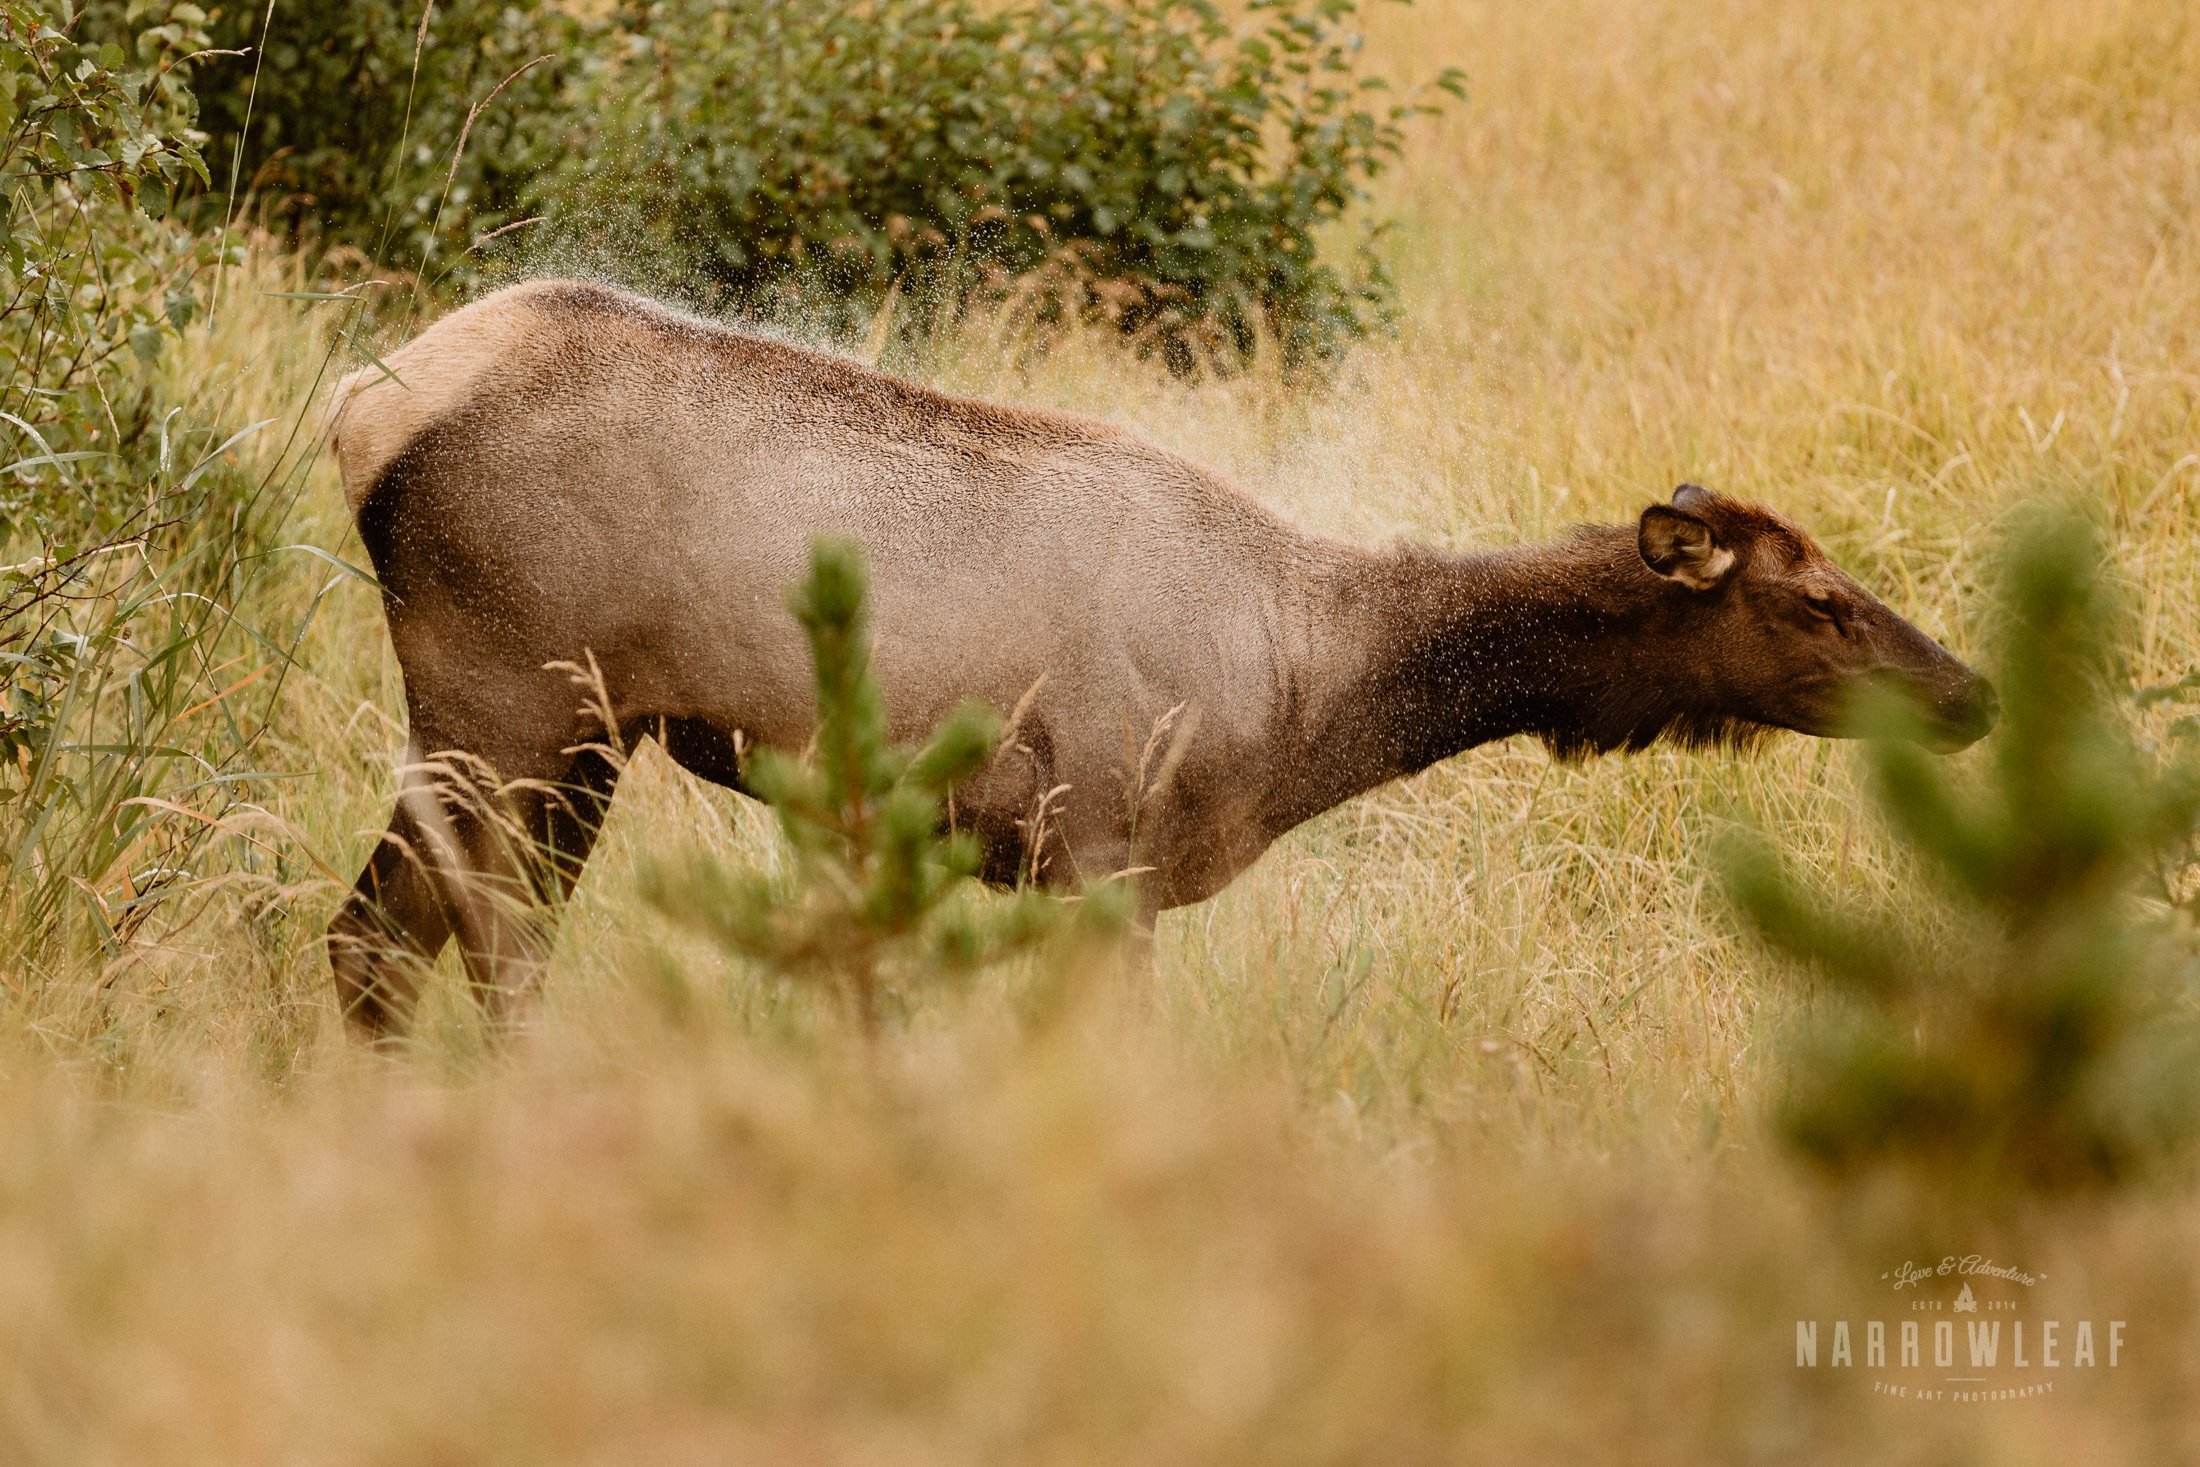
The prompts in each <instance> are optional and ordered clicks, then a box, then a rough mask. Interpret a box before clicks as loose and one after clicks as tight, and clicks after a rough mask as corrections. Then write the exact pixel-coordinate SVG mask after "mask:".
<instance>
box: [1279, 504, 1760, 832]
mask: <svg viewBox="0 0 2200 1467" xmlns="http://www.w3.org/2000/svg"><path fill="white" fill-rule="evenodd" d="M1328 594H1329V596H1330V598H1331V603H1330V606H1329V609H1328V615H1329V616H1330V617H1332V618H1334V620H1333V622H1332V626H1333V627H1334V628H1335V630H1336V633H1337V635H1335V636H1334V637H1333V638H1329V639H1325V640H1324V642H1323V643H1322V644H1321V645H1324V646H1326V648H1327V652H1326V654H1325V655H1323V656H1321V657H1319V658H1318V659H1317V660H1318V661H1319V662H1320V663H1322V664H1324V665H1319V666H1317V667H1315V668H1314V669H1312V676H1311V678H1310V683H1311V684H1312V686H1313V687H1314V688H1315V689H1318V694H1317V695H1315V696H1310V697H1308V698H1306V699H1305V700H1304V701H1305V706H1306V708H1307V716H1306V717H1305V719H1304V720H1303V724H1302V727H1301V728H1300V729H1299V730H1297V733H1296V737H1295V738H1294V739H1292V740H1290V741H1289V742H1290V744H1293V745H1295V748H1294V749H1293V754H1294V756H1295V757H1294V768H1293V769H1292V771H1291V773H1290V774H1289V775H1288V776H1286V782H1285V784H1284V786H1283V787H1282V788H1280V789H1279V790H1278V791H1277V792H1276V800H1275V804H1274V811H1273V813H1274V823H1275V828H1276V829H1277V830H1278V831H1279V832H1280V831H1281V830H1284V829H1288V828H1290V826H1292V825H1296V824H1298V823H1299V822H1300V821H1303V820H1306V819H1309V818H1311V817H1312V816H1314V815H1317V814H1319V813H1321V812H1322V811H1324V810H1327V809H1330V808H1332V807H1333V806H1335V805H1338V804H1341V803H1343V802H1344V801H1346V800H1349V799H1351V798H1352V797H1353V796H1355V795H1357V794H1360V793H1362V792H1364V791H1366V790H1370V789H1373V788H1374V787H1376V786H1377V785H1380V784H1384V783H1386V782H1388V781H1390V780H1393V779H1397V778H1399V777H1401V776H1404V775H1409V774H1413V773H1417V772H1418V771H1420V770H1422V769H1426V768H1427V767H1428V766H1429V765H1431V764H1434V763H1436V762H1438V761H1439V760H1442V759H1447V758H1449V757H1451V756H1452V755H1454V754H1457V753H1459V752H1461V751H1462V750H1465V749H1470V748H1473V747H1474V746H1475V745H1477V744H1484V743H1489V742H1491V741H1493V740H1496V739H1502V738H1506V737H1509V736H1511V735H1513V734H1523V733H1524V734H1533V735H1535V736H1536V737H1538V738H1540V739H1542V740H1543V742H1544V743H1545V744H1546V745H1548V746H1549V747H1550V748H1551V750H1552V751H1553V752H1554V753H1556V754H1557V755H1559V756H1560V757H1561V758H1578V757H1581V756H1584V755H1587V754H1590V753H1601V752H1604V751H1606V750H1611V749H1620V748H1626V749H1640V748H1645V747H1647V746H1648V745H1650V744H1652V743H1654V742H1656V741H1657V740H1658V739H1660V738H1672V739H1674V740H1677V741H1679V742H1682V743H1687V744H1711V743H1719V742H1729V741H1734V740H1736V739H1739V738H1742V737H1746V735H1747V734H1748V733H1749V732H1750V731H1751V728H1750V726H1748V725H1745V724H1741V723H1738V722H1737V721H1736V720H1735V719H1733V718H1731V717H1729V716H1727V715H1725V714H1722V713H1721V712H1719V711H1718V708H1717V704H1716V701H1715V700H1714V698H1713V697H1712V694H1711V690H1710V689H1709V688H1708V687H1707V686H1705V685H1704V684H1703V682H1702V677H1703V674H1702V672H1701V671H1700V669H1699V666H1698V659H1695V658H1693V657H1690V656H1688V655H1686V649H1685V648H1683V647H1681V646H1678V645H1676V643H1677V642H1678V641H1679V628H1680V625H1681V619H1682V613H1683V612H1684V611H1685V610H1686V607H1687V598H1689V597H1691V596H1692V595H1694V594H1696V593H1692V592H1690V591H1687V590H1686V589H1684V588H1681V587H1678V586H1675V585H1674V584H1673V583H1671V582H1669V581H1667V580H1665V579H1664V578H1662V577H1660V576H1658V575H1656V574H1655V573H1653V572H1652V571H1651V570H1650V569H1649V568H1648V567H1647V566H1645V565H1644V564H1643V563H1642V560H1641V557H1640V555H1639V554H1638V553H1637V550H1636V546H1635V532H1634V530H1633V528H1632V527H1629V528H1625V529H1619V528H1610V529H1607V528H1584V529H1580V530H1577V531H1575V532H1574V534H1573V535H1572V536H1571V537H1569V538H1567V539H1565V540H1560V541H1557V542H1554V543H1551V544H1546V545H1537V546H1531V547H1527V548H1523V549H1519V550H1506V551H1495V552H1488V553H1483V554H1476V555H1467V556H1447V555H1441V554H1437V553H1435V552H1430V551H1419V550H1407V551H1400V552H1393V553H1390V554H1384V555H1375V556H1370V557H1368V558H1367V560H1365V561H1364V562H1362V563H1360V564H1359V565H1357V566H1356V567H1355V568H1354V569H1353V570H1352V571H1350V572H1347V573H1344V574H1342V575H1340V576H1339V577H1338V579H1337V580H1336V581H1335V582H1334V583H1333V584H1332V585H1331V586H1330V587H1329V589H1328ZM1714 594H1716V593H1714Z"/></svg>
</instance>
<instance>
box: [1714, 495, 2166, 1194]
mask: <svg viewBox="0 0 2200 1467" xmlns="http://www.w3.org/2000/svg"><path fill="white" fill-rule="evenodd" d="M2098 564H2099V551H2098V548H2097V545H2096V543H2095V541H2094V538H2093V536H2092V534H2091V532H2090V529H2089V527H2088V526H2087V525H2085V524H2084V523H2083V522H2082V521H2080V520H2077V519H2076V518H2075V517H2067V516H2060V515H2053V516H2042V517H2040V518H2039V519H2037V520H2036V521H2034V522H2033V523H2032V524H2030V525H2029V526H2028V527H2027V528H2026V530H2025V531H2024V532H2023V533H2022V534H2021V535H2020V536H2019V538H2018V540H2017V543H2016V545H2015V549H2014V553H2013V555H2012V557H2011V561H2010V567H2009V580H2008V587H2007V591H2006V601H2007V613H2008V615H2007V623H2008V625H2007V631H2006V634H2005V635H2006V647H2005V651H2004V654H2003V658H2002V665H2001V676H2000V683H2001V688H2002V692H2003V695H2004V706H2005V710H2006V713H2005V717H2004V719H2003V722H2002V724H2001V727H2000V730H1999V732H1998V733H1997V734H1996V735H1995V738H1994V741H1993V743H1992V745H1991V749H1992V759H1991V763H1990V765H1989V767H1988V769H1987V771H1986V777H1985V779H1984V781H1983V787H1982V788H1977V789H1972V788H1970V787H1968V786H1967V785H1966V783H1965V782H1964V781H1963V780H1962V779H1961V778H1960V777H1959V776H1958V775H1957V774H1955V773H1953V772H1951V771H1950V770H1949V769H1948V768H1947V766H1946V765H1945V764H1943V763H1941V762H1938V761H1935V760H1934V759H1933V758H1932V757H1931V756H1930V755H1928V754H1926V753H1924V752H1922V750H1920V749H1919V748H1918V747H1917V746H1916V745H1915V744H1911V743H1905V742H1895V741H1888V742H1882V743H1877V744H1874V745H1872V746H1871V747H1870V750H1869V753H1868V758H1869V760H1870V767H1871V772H1872V775H1873V780H1874V786H1875V788H1876V791H1877V802H1878V805H1879V809H1880V812H1881V814H1882V815H1883V816H1884V817H1885V818H1886V820H1887V822H1888V823H1889V825H1890V826H1891V828H1892V830H1893V832H1894V834H1895V835H1896V836H1897V837H1898V838H1899V839H1900V840H1901V842H1902V843H1903V845H1904V846H1905V847H1906V848H1907V850H1908V851H1909V852H1910V853H1911V854H1912V855H1913V856H1914V857H1915V860H1916V865H1917V866H1918V868H1919V870H1920V873H1921V877H1922V881H1923V885H1924V890H1923V894H1922V896H1921V899H1920V901H1919V903H1918V910H1916V911H1913V912H1911V913H1909V914H1907V915H1905V914H1900V913H1895V914H1890V913H1884V912H1867V911H1862V910H1858V909H1856V908H1855V907H1853V906H1851V905H1848V904H1843V903H1839V902H1835V901H1833V900H1830V899H1828V898H1827V897H1826V896H1824V895H1822V894H1820V893H1817V892H1815V891H1812V890H1811V889H1809V888H1808V887H1807V886H1805V885H1804V884H1803V883H1801V882H1800V881H1798V880H1797V879H1795V878H1794V877H1792V876H1791V875H1788V874H1786V873H1784V872H1782V871H1781V869H1780V867H1779V863H1778V862H1777V861H1776V860H1775V859H1773V857H1772V855H1771V853H1770V852H1769V851H1767V850H1765V849H1763V848H1762V846H1761V844H1760V843H1757V842H1750V843H1748V844H1747V845H1746V846H1745V847H1744V848H1742V849H1740V850H1738V851H1736V852H1734V853H1733V854H1732V858H1731V859H1730V860H1729V861H1728V862H1727V866H1726V871H1727V884H1728V887H1729V890H1730V891H1731V893H1732V894H1733V896H1734V898H1735V900H1736V901H1737V902H1738V904H1739V906H1740V908H1741V910H1742V912H1743V913H1744V914H1745V915H1746V916H1747V918H1748V919H1749V921H1750V922H1751V924H1752V925H1753V926H1754V927H1755V929H1756V930H1757V931H1758V932H1759V933H1761V934H1762V935H1763V936H1764V938H1765V939H1766V940H1767V941H1769V942H1770V943H1771V944H1772V946H1773V947H1775V948H1776V949H1778V950H1780V951H1782V952H1784V953H1786V954H1788V955H1790V956H1792V957H1794V958H1797V959H1800V960H1802V961H1804V962H1806V963H1808V964H1809V965H1810V966H1811V967H1813V968H1814V969H1816V970H1817V971H1818V972H1819V973H1820V974H1822V975H1823V976H1824V977H1825V978H1826V979H1827V980H1828V981H1829V982H1830V983H1831V984H1832V986H1833V989H1834V992H1835V995H1836V997H1837V1000H1838V1001H1837V1003H1836V1005H1835V1007H1834V1009H1833V1011H1832V1013H1831V1015H1830V1017H1827V1018H1826V1019H1824V1020H1823V1021H1822V1022H1820V1023H1819V1024H1817V1025H1816V1026H1815V1027H1814V1028H1813V1029H1811V1030H1810V1031H1809V1032H1808V1033H1806V1034H1805V1036H1804V1038H1803V1042H1802V1043H1801V1045H1800V1046H1799V1048H1798V1050H1797V1052H1796V1053H1795V1054H1794V1056H1793V1058H1794V1061H1795V1067H1794V1072H1793V1076H1792V1084H1791V1087H1790V1089H1789V1093H1788V1095H1787V1097H1786V1101H1785V1105H1784V1108H1783V1111H1782V1114H1781V1126H1782V1129H1783V1132H1784V1134H1785V1136H1786V1139H1787V1140H1788V1142H1789V1143H1790V1144H1791V1145H1792V1146H1793V1147H1794V1148H1796V1149H1797V1150H1798V1151H1799V1152H1800V1153H1801V1154H1802V1155H1804V1156H1806V1157H1808V1158H1810V1159H1811V1160H1813V1161H1815V1162H1817V1163H1820V1164H1822V1165H1824V1166H1827V1167H1829V1168H1832V1169H1833V1170H1835V1171H1837V1172H1842V1173H1854V1172H1858V1171H1861V1170H1864V1169H1868V1168H1877V1167H1882V1166H1889V1165H1893V1166H1898V1167H1907V1168H1909V1169H1911V1170H1912V1172H1913V1173H1914V1174H1915V1175H1917V1176H1918V1177H1921V1178H1923V1179H1925V1180H1926V1181H1927V1182H1928V1183H1929V1184H1930V1185H1932V1186H1933V1187H1934V1188H1935V1189H1936V1190H1937V1191H1938V1192H1939V1193H1940V1194H1941V1195H1942V1196H1945V1197H1959V1196H1964V1195H1973V1196H1978V1197H1993V1196H1996V1195H2001V1194H2003V1193H2005V1192H2006V1191H2008V1190H2009V1189H2011V1188H2017V1189H2038V1190H2046V1191H2056V1190H2063V1189H2069V1188H2078V1187H2086V1186H2093V1185H2100V1184H2108V1183H2114V1182H2118V1181H2122V1180H2126V1179H2129V1178H2131V1177H2134V1176H2137V1175H2139V1174H2142V1173H2143V1172H2145V1171H2146V1170H2147V1169H2148V1168H2149V1167H2150V1166H2152V1165H2154V1164H2155V1163H2158V1162H2160V1161H2163V1160H2165V1159H2166V1158H2168V1157H2169V1156H2170V1155H2172V1154H2173V1153H2174V1152H2176V1151H2177V1150H2178V1149H2180V1148H2181V1147H2183V1146H2184V1145H2186V1144H2187V1143H2189V1141H2190V1139H2191V1137H2192V1132H2193V1126H2194V1122H2195V1120H2196V1118H2200V1109H2196V1104H2195V1102H2196V1101H2200V1092H2196V1089H2195V1082H2196V1078H2200V1068H2196V1064H2195V1062H2196V1061H2200V1047H2196V1045H2195V1042H2194V1041H2195V1032H2194V1021H2195V1018H2196V1014H2195V1008H2194V1006H2195V1003H2196V1002H2200V943H2196V941H2195V936H2196V935H2195V931H2194V925H2193V921H2192V919H2193V917H2194V916H2200V911H2196V910H2195V909H2194V907H2193V901H2194V898H2193V897H2192V895H2191V894H2190V893H2189V892H2188V893H2185V894H2184V896H2183V898H2182V899H2183V901H2184V902H2185V903H2186V907H2185V910H2184V912H2183V914H2182V915H2180V914H2179V912H2178V910H2177V906H2176V903H2177V902H2178V901H2179V899H2180V897H2179V882H2180V881H2186V882H2189V879H2190V874H2191V869H2192V868H2191V863H2192V862H2193V860H2194V858H2195V857H2196V856H2200V851H2196V850H2195V848H2194V844H2193V842H2194V837H2195V835H2196V834H2200V827H2196V824H2195V822H2196V820H2200V758H2196V757H2195V755H2200V749H2195V748H2194V747H2192V743H2191V742H2187V741H2182V740H2180V741H2176V742H2173V744H2172V745H2171V746H2170V747H2171V750H2172V752H2170V753H2167V754H2164V753H2157V752H2150V751H2149V750H2148V749H2147V748H2146V747H2145V746H2143V745H2142V744H2141V743H2140V742H2139V741H2137V740H2136V739H2135V738H2134V736H2133V735H2132V733H2131V731H2130V727H2129V724H2130V719H2129V716H2128V712H2123V711H2119V709H2118V707H2117V703H2118V702H2119V701H2120V700H2119V698H2118V696H2117V695H2116V694H2115V692H2114V689H2115V687H2116V686H2117V683H2118V677H2117V659H2116V655H2115V641H2114V634H2113V628H2114V624H2115V619H2114V614H2113V606H2112V602H2111V598H2110V597H2109V596H2108V594H2107V593H2106V591H2105V590H2104V589H2103V588H2102V586H2101V584H2100V582H2099V570H2098ZM2190 681H2191V680H2188V683H2189V682H2190ZM2170 691H2174V690H2170ZM1883 716H1884V717H1885V718H1886V719H1888V720H1898V719H1900V718H1901V717H1903V716H1905V715H1903V714H1902V713H1900V712H1897V711H1889V712H1887V713H1886V714H1884V715H1883ZM1886 731H1890V732H1891V731H1894V728H1893V725H1892V723H1889V724H1888V725H1887V726H1886ZM2179 750H2181V753H2180V752H2177V751H2179ZM2180 873H2182V874H2180ZM2150 889H2151V895H2150V894H2149V893H2150Z"/></svg>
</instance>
